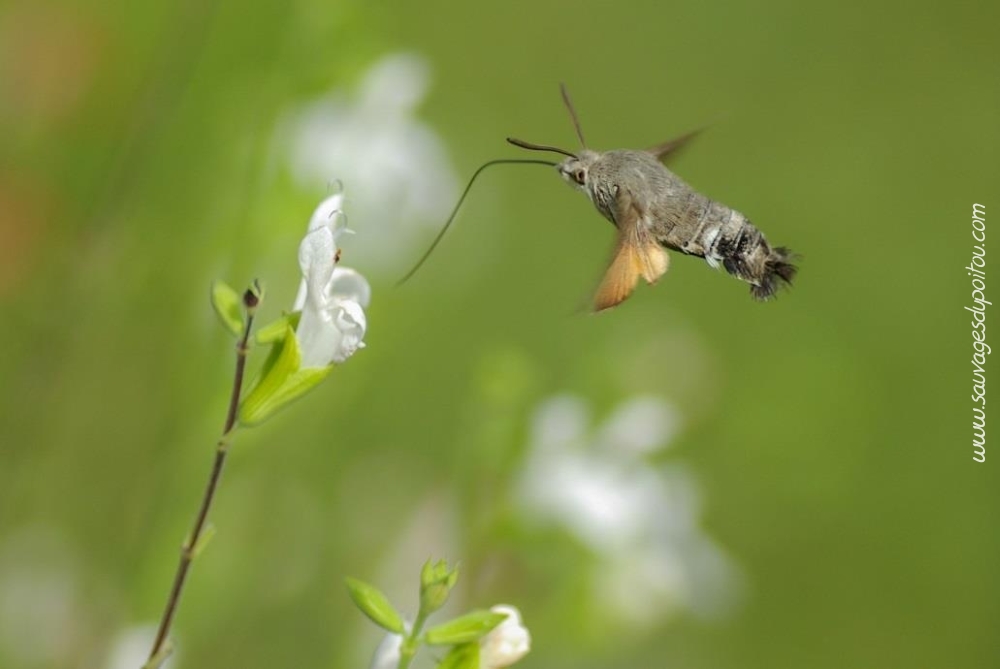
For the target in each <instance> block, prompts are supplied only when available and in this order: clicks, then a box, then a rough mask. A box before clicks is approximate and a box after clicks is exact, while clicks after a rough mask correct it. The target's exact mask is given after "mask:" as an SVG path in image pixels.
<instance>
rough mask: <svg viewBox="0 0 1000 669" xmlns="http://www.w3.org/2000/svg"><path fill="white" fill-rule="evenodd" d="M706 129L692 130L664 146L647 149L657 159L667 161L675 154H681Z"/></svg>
mask: <svg viewBox="0 0 1000 669" xmlns="http://www.w3.org/2000/svg"><path fill="white" fill-rule="evenodd" d="M703 130H704V128H698V129H697V130H692V131H691V132H689V133H687V134H685V135H681V136H680V137H675V138H674V139H671V140H668V141H666V142H663V143H662V144H657V145H656V146H654V147H651V148H648V149H646V151H648V152H649V153H652V154H653V155H654V156H656V157H657V159H658V160H661V161H665V160H666V159H667V158H668V157H670V156H671V155H673V154H674V153H675V152H679V150H680V149H681V148H683V147H684V146H685V145H686V144H687V143H688V142H689V141H690V140H692V139H694V138H695V137H696V136H698V135H700V134H701V132H702V131H703Z"/></svg>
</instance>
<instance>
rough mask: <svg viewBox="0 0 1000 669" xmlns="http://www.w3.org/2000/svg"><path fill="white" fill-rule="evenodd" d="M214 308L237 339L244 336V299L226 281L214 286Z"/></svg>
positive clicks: (215, 283) (216, 283) (218, 282)
mask: <svg viewBox="0 0 1000 669" xmlns="http://www.w3.org/2000/svg"><path fill="white" fill-rule="evenodd" d="M212 307H213V308H214V309H215V314H216V315H217V316H218V317H219V320H220V321H221V322H222V325H223V326H224V327H225V328H226V329H227V330H229V331H230V332H231V333H232V334H233V335H235V336H237V337H239V336H240V335H242V334H243V327H244V321H243V298H241V297H240V294H239V293H237V292H236V291H235V290H233V289H232V287H230V285H229V284H228V283H226V282H225V281H215V282H214V283H213V284H212Z"/></svg>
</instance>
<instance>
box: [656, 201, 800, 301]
mask: <svg viewBox="0 0 1000 669" xmlns="http://www.w3.org/2000/svg"><path fill="white" fill-rule="evenodd" d="M668 225H669V224H668ZM654 233H655V234H656V237H657V241H658V242H659V243H660V244H661V245H663V246H665V247H667V248H668V249H673V250H675V251H680V252H681V253H685V254H687V255H693V256H698V257H700V258H704V259H705V260H706V262H708V264H709V265H710V266H712V267H718V266H719V265H720V264H721V265H722V266H723V267H725V268H726V271H727V272H729V273H730V274H732V275H733V276H735V277H737V278H738V279H742V280H743V281H746V282H747V283H749V284H751V287H750V293H751V294H752V295H753V297H754V298H755V299H758V300H766V299H768V298H770V297H773V296H774V294H775V292H777V290H778V287H779V286H781V285H782V284H788V285H791V282H792V279H793V278H794V277H795V271H796V267H795V265H793V264H792V263H791V262H790V261H791V258H792V256H793V254H792V252H791V251H789V250H788V249H786V248H784V247H780V246H779V247H777V248H775V247H772V246H771V245H770V244H768V242H767V239H766V238H765V237H764V235H763V233H761V231H760V230H758V229H757V228H756V227H755V226H754V224H753V223H751V222H750V220H749V219H747V217H746V216H744V215H743V214H741V213H740V212H738V211H736V210H734V209H730V208H729V207H727V206H725V205H723V204H720V203H718V202H715V201H713V200H710V199H709V198H707V197H705V196H704V195H701V194H700V193H697V192H695V191H694V190H691V191H689V195H688V201H687V206H686V207H684V208H683V210H682V211H681V212H680V216H679V217H678V219H677V220H676V222H674V225H673V226H672V227H670V228H669V229H656V230H654Z"/></svg>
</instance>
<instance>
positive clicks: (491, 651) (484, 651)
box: [479, 604, 531, 669]
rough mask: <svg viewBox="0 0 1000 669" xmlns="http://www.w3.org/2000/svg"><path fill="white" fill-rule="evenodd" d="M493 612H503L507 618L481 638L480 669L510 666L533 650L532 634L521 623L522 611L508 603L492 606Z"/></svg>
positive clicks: (499, 668)
mask: <svg viewBox="0 0 1000 669" xmlns="http://www.w3.org/2000/svg"><path fill="white" fill-rule="evenodd" d="M490 611H492V612H493V613H503V614H505V615H506V616H507V619H506V620H504V621H503V622H502V623H500V624H499V625H497V626H496V627H494V628H493V629H492V630H490V632H489V634H487V635H486V636H484V637H483V638H482V639H480V640H479V667H480V669H501V668H502V667H509V666H510V665H512V664H514V663H515V662H517V661H518V660H520V659H521V658H522V657H524V656H525V655H527V653H528V651H529V650H531V635H530V634H529V633H528V629H527V628H526V627H525V626H524V625H522V624H521V612H520V611H518V610H517V609H516V608H515V607H513V606H509V605H507V604H497V605H496V606H494V607H492V608H490Z"/></svg>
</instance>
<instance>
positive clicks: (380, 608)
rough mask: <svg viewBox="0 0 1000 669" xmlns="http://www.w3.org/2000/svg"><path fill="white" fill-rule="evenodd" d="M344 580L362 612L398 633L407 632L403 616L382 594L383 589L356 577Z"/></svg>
mask: <svg viewBox="0 0 1000 669" xmlns="http://www.w3.org/2000/svg"><path fill="white" fill-rule="evenodd" d="M344 580H345V581H346V582H347V589H348V591H349V592H350V593H351V599H353V600H354V603H355V604H357V605H358V608H359V609H361V612H362V613H364V614H365V615H366V616H368V617H369V618H371V621H372V622H373V623H375V624H376V625H378V626H379V627H382V628H384V629H387V630H389V631H390V632H395V633H396V634H404V633H405V631H406V630H405V627H404V625H403V618H402V616H400V615H399V613H397V612H396V609H394V608H392V604H390V603H389V599H388V598H387V597H386V596H385V595H383V594H382V591H381V590H379V589H378V588H376V587H375V586H373V585H369V584H368V583H365V582H364V581H359V580H357V579H354V578H346V579H344Z"/></svg>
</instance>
